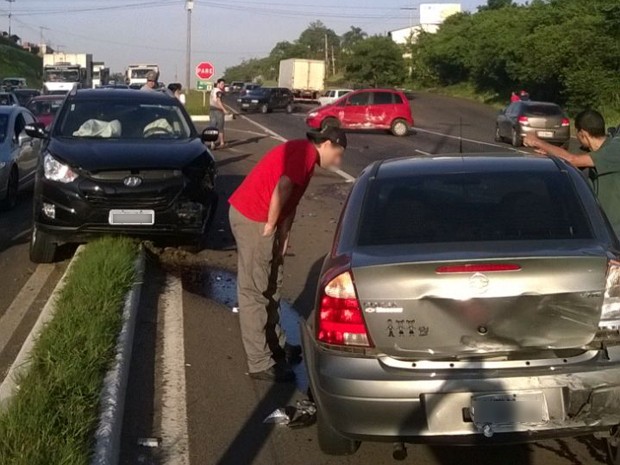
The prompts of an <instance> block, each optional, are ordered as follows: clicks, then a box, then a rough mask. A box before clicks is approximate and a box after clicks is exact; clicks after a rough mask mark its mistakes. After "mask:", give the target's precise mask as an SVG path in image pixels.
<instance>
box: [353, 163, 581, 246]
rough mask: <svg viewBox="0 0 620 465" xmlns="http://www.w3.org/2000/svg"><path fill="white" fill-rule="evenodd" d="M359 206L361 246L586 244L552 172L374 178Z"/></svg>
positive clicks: (567, 186) (571, 194)
mask: <svg viewBox="0 0 620 465" xmlns="http://www.w3.org/2000/svg"><path fill="white" fill-rule="evenodd" d="M366 199H367V200H366V201H365V205H364V211H363V212H362V217H361V224H360V233H359V237H358V245H360V246H375V245H392V244H420V243H449V242H483V241H521V240H524V241H525V240H561V239H562V240H565V239H591V238H592V237H593V233H592V230H591V227H590V223H589V220H588V218H587V216H586V214H585V213H584V211H583V208H582V206H581V202H580V200H579V198H578V196H577V193H576V192H575V190H574V188H573V187H572V184H571V182H570V181H569V179H568V178H567V177H566V175H564V174H562V173H559V172H518V173H483V174H472V173H457V174H442V175H425V176H411V177H403V178H397V179H393V178H392V179H381V178H379V179H377V180H375V181H374V182H373V183H372V185H371V187H370V192H368V194H367V197H366Z"/></svg>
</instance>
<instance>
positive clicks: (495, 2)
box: [478, 0, 514, 11]
mask: <svg viewBox="0 0 620 465" xmlns="http://www.w3.org/2000/svg"><path fill="white" fill-rule="evenodd" d="M513 5H514V3H513V2H512V0H487V4H486V5H485V6H481V7H478V10H479V11H485V10H499V9H501V8H507V7H509V6H513Z"/></svg>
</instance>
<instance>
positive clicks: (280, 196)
mask: <svg viewBox="0 0 620 465" xmlns="http://www.w3.org/2000/svg"><path fill="white" fill-rule="evenodd" d="M292 193H293V181H291V179H290V178H289V177H288V176H282V177H281V178H280V180H279V181H278V184H277V185H276V188H275V189H274V190H273V194H271V201H270V202H269V214H268V216H267V224H265V230H264V232H263V235H265V236H269V235H271V234H273V232H274V231H275V230H276V227H277V225H278V221H279V220H280V216H281V215H282V210H284V206H285V205H286V202H288V200H289V199H290V197H291V194H292ZM287 220H288V218H287ZM291 223H292V220H291Z"/></svg>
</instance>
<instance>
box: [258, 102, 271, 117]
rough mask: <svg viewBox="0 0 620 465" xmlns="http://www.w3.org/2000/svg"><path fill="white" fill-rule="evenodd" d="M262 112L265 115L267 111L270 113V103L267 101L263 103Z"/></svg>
mask: <svg viewBox="0 0 620 465" xmlns="http://www.w3.org/2000/svg"><path fill="white" fill-rule="evenodd" d="M260 112H261V113H262V114H263V115H266V114H267V113H269V105H267V104H266V103H264V104H262V105H261V107H260Z"/></svg>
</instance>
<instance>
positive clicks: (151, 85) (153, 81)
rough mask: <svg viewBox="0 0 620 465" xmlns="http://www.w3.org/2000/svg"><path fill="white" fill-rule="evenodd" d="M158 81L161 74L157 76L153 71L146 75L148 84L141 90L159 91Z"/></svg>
mask: <svg viewBox="0 0 620 465" xmlns="http://www.w3.org/2000/svg"><path fill="white" fill-rule="evenodd" d="M158 80H159V74H157V73H156V72H155V71H152V70H151V71H149V72H148V73H146V84H144V85H143V86H142V87H140V90H157V87H158V84H157V81H158Z"/></svg>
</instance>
